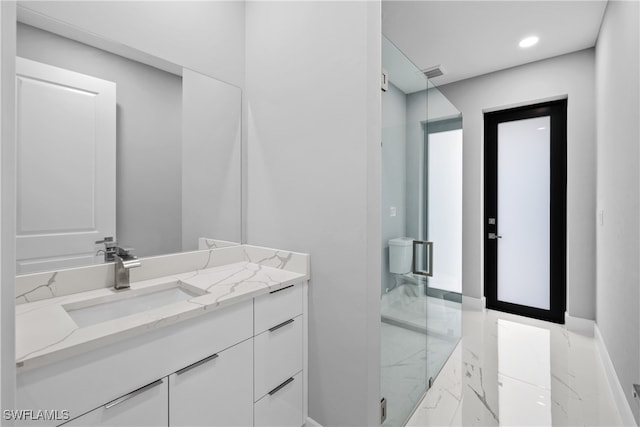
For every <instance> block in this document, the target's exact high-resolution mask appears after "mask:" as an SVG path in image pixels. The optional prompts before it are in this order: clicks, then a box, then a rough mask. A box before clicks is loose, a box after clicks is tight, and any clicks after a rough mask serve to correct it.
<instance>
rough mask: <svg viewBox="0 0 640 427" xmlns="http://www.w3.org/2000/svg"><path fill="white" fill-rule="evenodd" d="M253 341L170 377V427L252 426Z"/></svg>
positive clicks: (238, 345) (241, 344)
mask: <svg viewBox="0 0 640 427" xmlns="http://www.w3.org/2000/svg"><path fill="white" fill-rule="evenodd" d="M252 367H253V340H251V339H249V340H246V341H244V342H242V343H240V344H237V345H235V346H233V347H230V348H228V349H226V350H224V351H222V352H220V353H217V354H215V355H212V356H210V357H208V358H206V359H203V360H201V361H199V362H196V363H194V364H193V365H190V366H188V367H186V368H184V369H182V370H180V371H178V372H176V373H174V374H172V375H170V376H169V425H171V426H172V427H176V426H243V427H246V426H252V425H253V368H252Z"/></svg>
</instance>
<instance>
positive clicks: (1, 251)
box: [0, 1, 16, 409]
mask: <svg viewBox="0 0 640 427" xmlns="http://www.w3.org/2000/svg"><path fill="white" fill-rule="evenodd" d="M15 34H16V12H15V4H14V3H13V2H9V1H2V2H0V100H1V103H0V135H1V138H2V139H1V140H2V144H0V200H1V201H0V205H1V209H0V279H1V280H0V283H2V286H0V324H1V325H2V328H0V358H1V361H0V384H1V386H0V405H1V408H2V409H5V408H13V407H14V402H15V396H14V395H15V386H16V351H15V286H14V282H15V276H16V267H15V266H16V254H15V242H16V223H15V200H16V195H15V144H14V141H15V125H14V122H15V112H14V104H15V79H16V69H15Z"/></svg>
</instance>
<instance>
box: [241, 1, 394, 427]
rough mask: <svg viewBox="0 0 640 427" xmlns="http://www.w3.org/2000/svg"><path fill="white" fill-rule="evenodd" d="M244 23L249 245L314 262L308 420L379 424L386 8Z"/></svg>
mask: <svg viewBox="0 0 640 427" xmlns="http://www.w3.org/2000/svg"><path fill="white" fill-rule="evenodd" d="M246 15H247V22H246V28H247V38H246V40H247V44H246V52H247V57H246V62H247V70H246V90H247V97H248V101H249V106H248V108H249V144H250V145H249V153H248V154H249V183H248V187H249V189H248V203H249V207H248V242H249V243H251V244H254V245H266V246H271V247H282V248H287V249H289V250H295V251H301V252H307V253H310V254H311V283H310V286H309V298H310V301H309V415H310V417H312V418H313V419H315V420H316V421H318V422H319V423H321V424H322V425H326V426H331V425H341V426H364V425H378V424H379V421H380V419H379V416H380V415H379V403H380V402H379V399H380V382H379V377H380V329H379V328H380V269H381V264H380V260H381V250H380V249H381V248H380V241H381V234H380V229H381V223H380V194H381V191H380V187H381V185H380V141H381V132H380V128H381V122H380V63H381V62H380V60H381V57H380V51H381V35H380V4H379V3H378V2H358V1H353V2H320V1H319V2H313V1H312V2H249V3H247V9H246Z"/></svg>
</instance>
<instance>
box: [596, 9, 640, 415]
mask: <svg viewBox="0 0 640 427" xmlns="http://www.w3.org/2000/svg"><path fill="white" fill-rule="evenodd" d="M638 9H639V6H638V2H626V1H610V2H609V3H608V5H607V9H606V12H605V17H604V20H603V23H602V27H601V29H600V35H599V37H598V43H597V45H596V88H597V90H596V106H597V107H596V113H597V120H598V121H597V141H598V143H597V146H598V187H597V188H598V192H597V195H598V210H599V211H603V214H604V215H603V219H604V222H603V224H601V225H598V226H597V237H598V253H597V300H596V301H597V312H596V321H597V324H598V328H599V330H600V334H601V336H602V338H603V341H604V343H605V344H606V347H607V351H608V353H609V356H610V357H611V360H612V362H613V365H614V367H615V370H616V373H617V375H618V379H619V380H620V383H621V385H622V389H623V391H624V392H625V394H626V397H627V400H628V401H629V404H630V406H631V408H632V410H633V413H634V416H635V419H636V423H640V411H639V407H638V403H637V400H634V398H633V396H632V388H631V387H632V384H633V383H640V350H639V348H640V337H639V334H640V332H639V331H640V321H639V320H640V319H639V313H640V306H639V298H640V276H639V271H638V265H639V263H638V258H639V256H640V250H639V241H640V232H639V230H640V229H639V224H638V218H639V217H640V208H639V206H638V200H639V194H638V190H639V188H640V183H639V179H640V176H639V174H638V156H639V154H640V150H639V149H638V141H639V138H640V131H639V129H638V123H639V120H638V118H639V117H640V107H639V102H638V97H639V91H640V87H639V84H638V79H639V76H640V69H639V68H640V67H639V64H640V57H639V51H640V44H639V41H638V38H639V33H638V24H639V18H638V14H639V10H638Z"/></svg>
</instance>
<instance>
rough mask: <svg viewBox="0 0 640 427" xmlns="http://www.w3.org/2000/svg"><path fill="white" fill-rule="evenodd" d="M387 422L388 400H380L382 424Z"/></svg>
mask: <svg viewBox="0 0 640 427" xmlns="http://www.w3.org/2000/svg"><path fill="white" fill-rule="evenodd" d="M386 420H387V399H385V398H384V397H383V398H382V400H380V424H382V423H384V422H385V421H386Z"/></svg>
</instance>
